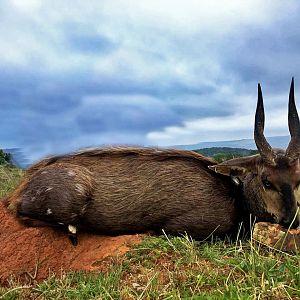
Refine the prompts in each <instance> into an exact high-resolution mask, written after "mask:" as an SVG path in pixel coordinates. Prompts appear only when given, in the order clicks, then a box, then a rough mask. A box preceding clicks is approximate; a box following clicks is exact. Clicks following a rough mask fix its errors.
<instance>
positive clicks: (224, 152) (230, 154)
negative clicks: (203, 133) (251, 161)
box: [193, 147, 257, 162]
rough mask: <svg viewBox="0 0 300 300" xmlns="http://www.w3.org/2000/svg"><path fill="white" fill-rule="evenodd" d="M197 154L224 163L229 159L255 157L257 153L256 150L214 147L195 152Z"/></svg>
mask: <svg viewBox="0 0 300 300" xmlns="http://www.w3.org/2000/svg"><path fill="white" fill-rule="evenodd" d="M193 151H195V152H197V153H200V154H203V155H204V156H209V157H212V158H213V159H214V160H216V161H217V162H223V161H225V160H228V159H232V158H236V157H241V156H248V155H254V154H256V153H257V151H256V150H249V149H243V148H230V147H212V148H204V149H197V150H193Z"/></svg>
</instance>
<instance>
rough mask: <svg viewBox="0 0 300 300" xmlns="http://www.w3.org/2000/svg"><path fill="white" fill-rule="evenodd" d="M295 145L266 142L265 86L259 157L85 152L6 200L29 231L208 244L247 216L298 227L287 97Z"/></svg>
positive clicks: (295, 154)
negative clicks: (159, 236)
mask: <svg viewBox="0 0 300 300" xmlns="http://www.w3.org/2000/svg"><path fill="white" fill-rule="evenodd" d="M289 129H290V133H291V142H290V144H289V146H288V148H287V150H286V151H284V150H274V149H272V148H271V147H270V145H269V144H268V143H267V141H266V139H265V137H264V134H263V130H264V107H263V99H262V93H261V88H260V85H259V89H258V102H257V108H256V116H255V130H254V137H255V142H256V145H257V148H258V151H259V154H258V155H255V156H249V157H244V158H237V159H232V160H229V161H227V162H224V163H221V164H216V163H215V162H214V161H212V160H211V159H209V158H207V157H204V156H202V155H200V154H197V153H194V152H191V151H182V150H162V149H161V150H160V149H150V148H107V149H101V148H98V149H88V150H84V151H81V152H77V153H73V154H69V155H65V156H57V157H52V158H48V159H44V160H42V161H41V162H39V163H37V164H35V165H33V166H32V167H31V168H30V169H28V171H27V173H26V175H25V178H24V179H23V181H22V182H21V184H20V185H19V187H18V188H17V189H16V190H15V191H14V192H13V193H12V194H11V195H10V196H9V197H8V198H7V199H6V201H7V204H8V206H9V207H10V208H11V209H12V210H14V211H15V212H16V216H17V217H18V219H19V220H20V221H22V222H24V223H25V224H28V225H31V226H47V225H49V226H67V227H68V229H69V231H70V232H71V236H72V237H73V241H74V243H76V229H77V228H82V229H84V230H89V231H92V232H95V233H100V234H108V235H117V234H125V233H136V232H146V231H154V232H157V233H159V232H160V231H161V230H162V229H164V230H165V231H166V232H167V233H169V234H174V235H177V234H180V233H184V232H186V233H188V234H189V235H191V236H192V237H194V238H198V239H203V238H206V237H207V236H209V235H210V234H211V233H214V234H215V235H218V236H224V235H226V234H230V233H232V232H233V231H235V230H236V228H237V227H238V224H239V222H241V221H243V222H247V221H248V220H249V215H250V214H252V218H253V219H254V218H256V221H271V222H276V223H280V224H283V225H284V226H289V225H291V226H293V227H297V226H298V225H299V221H298V217H297V212H298V210H297V200H296V196H295V194H296V191H297V188H298V185H299V183H300V166H299V151H300V147H299V146H300V145H299V143H300V125H299V118H298V114H297V110H296V107H295V101H294V81H293V80H292V84H291V89H290V97H289Z"/></svg>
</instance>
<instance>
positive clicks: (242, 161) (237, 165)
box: [208, 154, 260, 176]
mask: <svg viewBox="0 0 300 300" xmlns="http://www.w3.org/2000/svg"><path fill="white" fill-rule="evenodd" d="M259 157H260V155H259V154H257V155H252V156H246V157H239V158H233V159H230V160H227V161H224V162H222V163H220V164H217V165H214V166H208V168H209V169H211V170H213V171H215V172H216V173H220V174H223V175H227V176H242V175H244V174H246V173H248V172H255V170H256V165H257V161H258V159H259Z"/></svg>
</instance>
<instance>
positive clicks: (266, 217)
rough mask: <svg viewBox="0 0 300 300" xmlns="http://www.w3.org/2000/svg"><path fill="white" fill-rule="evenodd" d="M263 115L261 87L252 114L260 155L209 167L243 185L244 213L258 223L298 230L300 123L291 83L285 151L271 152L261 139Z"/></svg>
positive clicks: (274, 150)
mask: <svg viewBox="0 0 300 300" xmlns="http://www.w3.org/2000/svg"><path fill="white" fill-rule="evenodd" d="M264 123H265V113H264V104H263V97H262V91H261V87H260V84H258V100H257V107H256V114H255V126H254V140H255V143H256V146H257V149H258V152H259V154H257V155H253V156H248V157H243V158H235V159H231V160H228V161H226V162H223V163H221V164H218V165H215V166H212V167H210V168H211V169H213V170H214V171H215V172H217V173H221V174H224V175H228V176H235V177H238V178H239V179H240V181H241V183H242V184H243V193H244V199H245V202H246V206H247V209H248V210H249V212H250V213H252V214H253V215H254V216H255V217H256V219H257V221H272V222H275V223H279V224H281V225H283V226H285V227H288V226H291V227H293V228H295V227H298V226H299V217H298V215H297V214H298V206H299V204H298V203H297V197H296V193H297V190H298V187H299V185H300V164H299V157H300V123H299V117H298V113H297V109H296V105H295V97H294V79H292V82H291V87H290V94H289V108H288V124H289V131H290V135H291V140H290V143H289V145H288V147H287V149H286V150H285V151H284V150H281V149H272V147H271V146H270V144H269V143H268V142H267V140H266V138H265V136H264Z"/></svg>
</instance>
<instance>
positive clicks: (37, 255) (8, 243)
mask: <svg viewBox="0 0 300 300" xmlns="http://www.w3.org/2000/svg"><path fill="white" fill-rule="evenodd" d="M78 238H79V243H78V245H77V246H76V247H74V246H73V245H72V244H71V243H70V241H69V239H68V237H67V235H66V234H65V233H63V232H60V231H58V230H54V229H52V228H30V227H25V226H23V225H21V224H19V223H18V222H17V221H16V219H15V218H14V216H12V215H11V214H10V213H9V212H8V211H7V209H6V208H5V207H4V205H3V204H2V203H0V240H1V247H0V284H1V285H6V284H7V282H8V279H10V278H14V279H17V280H19V281H20V282H22V283H29V282H32V281H33V280H36V281H40V280H42V279H45V278H47V277H48V276H49V275H50V274H57V275H60V274H62V272H68V271H78V270H84V271H101V270H102V269H103V265H102V264H101V261H103V260H104V259H105V258H106V257H108V256H115V255H121V254H124V253H125V252H126V251H128V250H129V245H131V244H135V243H138V242H139V241H141V236H139V235H126V236H118V237H106V236H97V235H92V234H88V233H79V236H78Z"/></svg>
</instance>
